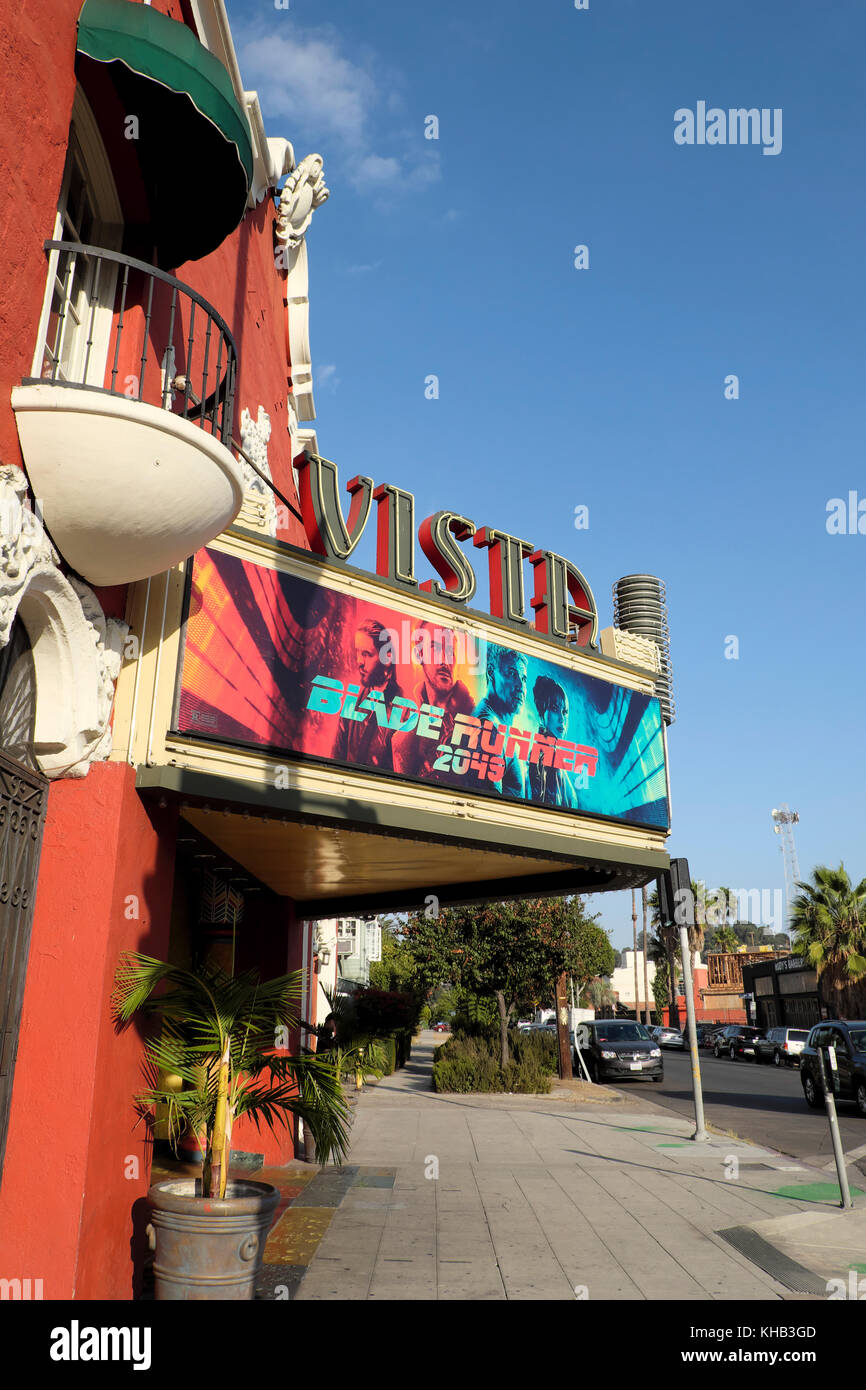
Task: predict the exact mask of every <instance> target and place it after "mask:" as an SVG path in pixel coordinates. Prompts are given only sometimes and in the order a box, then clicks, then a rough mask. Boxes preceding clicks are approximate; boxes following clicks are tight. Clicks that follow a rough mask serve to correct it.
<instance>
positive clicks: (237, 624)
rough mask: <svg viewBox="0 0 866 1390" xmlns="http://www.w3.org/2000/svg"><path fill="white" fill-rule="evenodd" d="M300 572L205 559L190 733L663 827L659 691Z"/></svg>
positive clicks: (186, 715)
mask: <svg viewBox="0 0 866 1390" xmlns="http://www.w3.org/2000/svg"><path fill="white" fill-rule="evenodd" d="M295 563H296V564H297V561H296V562H295ZM301 564H302V565H303V562H301ZM307 568H308V569H309V571H310V574H309V577H308V575H307V574H306V573H305V572H303V570H306V569H307ZM303 570H302V572H301V573H285V572H282V571H278V570H276V569H272V568H269V567H267V566H265V565H261V564H258V563H256V562H254V561H252V560H247V559H243V558H241V557H240V556H236V555H230V554H226V553H225V552H223V551H220V550H217V549H213V550H210V549H209V550H203V551H200V552H199V554H198V555H196V557H195V559H194V561H193V568H192V575H191V587H190V592H189V600H188V612H187V617H186V622H185V628H184V632H185V636H184V646H183V657H182V668H181V673H180V681H179V695H178V701H177V706H176V712H175V724H174V727H175V729H176V730H177V731H178V732H181V733H184V734H187V735H192V736H196V735H198V736H204V737H207V738H208V739H215V738H216V739H225V740H228V741H231V742H232V743H235V744H244V745H247V746H253V747H257V748H261V749H266V750H268V751H270V752H277V753H281V752H282V753H286V754H294V755H297V756H298V757H301V758H313V759H316V760H318V761H327V762H331V763H336V764H341V765H343V766H347V767H350V768H353V769H357V770H359V771H364V772H368V773H369V772H372V773H374V774H377V775H381V776H385V777H391V778H394V777H397V778H400V779H408V780H413V781H416V782H419V783H422V784H424V785H426V786H440V787H445V788H450V789H451V790H453V791H460V792H462V793H464V794H468V795H472V796H485V797H495V798H497V799H499V800H501V801H508V802H520V803H524V804H526V803H528V804H532V805H538V806H545V807H548V808H552V809H555V810H558V811H561V812H563V813H565V814H571V815H575V814H576V815H591V816H603V817H608V818H612V819H615V820H618V821H624V822H628V823H630V824H635V825H642V826H648V827H652V828H654V829H667V826H668V819H669V818H668V803H667V780H666V771H665V751H664V732H663V725H662V718H661V709H660V705H659V701H658V700H657V699H655V698H654V697H652V696H649V695H644V694H642V693H641V692H639V691H636V690H632V689H629V688H626V687H623V686H619V685H615V684H612V683H610V682H609V681H606V680H601V679H599V678H597V677H595V676H589V675H586V674H584V673H583V672H579V671H575V670H574V669H573V667H572V666H571V665H568V664H565V663H564V662H559V661H557V660H555V659H547V658H544V659H542V658H539V657H536V656H530V655H527V653H525V652H522V651H519V650H515V649H513V648H511V647H510V646H506V645H500V644H498V643H493V642H489V641H485V640H484V639H483V638H481V637H480V636H475V635H473V634H472V633H471V632H469V634H467V633H466V632H465V631H462V630H461V631H458V632H454V631H452V630H450V629H449V628H448V627H447V626H443V624H442V623H441V622H440V621H439V619H438V618H437V617H431V618H429V619H427V620H420V619H419V618H417V617H410V616H409V615H408V614H407V613H406V612H405V611H401V610H400V609H399V608H397V607H394V606H391V603H390V595H389V602H388V603H380V602H375V601H371V600H369V599H366V598H360V597H355V596H354V595H353V594H350V593H346V592H345V590H344V588H340V587H335V586H334V584H333V581H332V580H331V579H330V576H329V572H328V569H327V567H324V566H321V565H318V564H315V563H310V562H307V564H306V565H303ZM446 617H447V615H446ZM464 621H465V620H464Z"/></svg>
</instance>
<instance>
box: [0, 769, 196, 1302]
mask: <svg viewBox="0 0 866 1390" xmlns="http://www.w3.org/2000/svg"><path fill="white" fill-rule="evenodd" d="M175 824H176V812H175V811H173V810H172V808H171V807H168V808H167V809H166V810H165V811H162V812H160V811H156V812H153V813H151V815H149V814H148V812H147V811H146V810H145V807H144V805H143V803H142V802H141V800H140V798H139V797H138V795H137V793H136V791H135V770H134V769H133V768H131V767H128V766H127V765H126V764H123V763H98V764H96V765H95V766H94V767H92V768H91V770H90V772H89V773H88V775H87V777H86V778H84V779H83V780H81V781H72V780H66V781H59V782H55V783H54V784H53V785H52V787H51V790H50V793H49V797H48V814H47V821H46V828H45V837H44V841H43V848H42V863H41V868H40V874H39V884H38V888H37V894H36V908H35V915H34V922H33V935H32V939H31V947H30V961H29V966H28V970H27V983H26V987H25V993H24V1009H23V1015H22V1021H21V1034H20V1040H19V1047H18V1059H17V1064H16V1069H15V1084H14V1090H13V1095H12V1109H11V1115H10V1126H9V1138H8V1145H7V1151H6V1163H5V1168H4V1172H3V1182H2V1187H0V1273H2V1274H3V1275H4V1276H6V1277H10V1278H14V1277H19V1278H26V1277H28V1276H29V1277H31V1278H41V1279H43V1280H44V1294H45V1297H46V1298H55V1299H56V1298H70V1297H72V1296H73V1294H74V1295H75V1296H77V1297H79V1298H111V1299H125V1298H130V1297H131V1296H132V1292H133V1262H132V1256H131V1242H133V1241H134V1240H137V1242H140V1240H141V1230H142V1228H143V1224H144V1222H143V1217H142V1215H140V1214H139V1210H140V1209H141V1202H140V1199H141V1198H143V1197H144V1195H145V1193H146V1192H147V1187H148V1177H149V1171H150V1154H149V1150H148V1145H147V1143H146V1131H145V1128H144V1126H143V1125H140V1126H139V1127H138V1128H137V1129H134V1128H133V1127H134V1125H135V1121H136V1116H135V1112H134V1108H133V1096H134V1094H135V1092H136V1091H137V1090H138V1089H140V1087H141V1085H142V1075H141V1046H140V1041H139V1036H138V1033H137V1031H136V1029H135V1028H134V1026H133V1027H131V1028H130V1029H128V1030H127V1031H125V1032H124V1033H122V1034H120V1035H119V1036H118V1035H116V1034H115V1031H114V1025H113V1023H112V1019H111V1012H110V996H111V989H112V982H113V976H114V970H115V967H116V964H117V958H118V956H119V954H120V952H121V951H122V950H142V951H144V952H145V953H147V954H149V955H154V956H160V957H164V956H165V953H166V950H167V945H168V924H169V917H170V906H171V887H172V878H173V872H174V839H175ZM133 897H135V898H137V899H138V904H137V906H136V904H134V903H133V902H129V901H128V900H129V899H130V898H133ZM135 911H137V912H138V914H139V915H138V917H137V918H136V917H134V916H132V915H127V913H129V914H132V913H134V912H135ZM130 1158H131V1159H133V1160H137V1171H138V1176H131V1177H130V1176H127V1173H129V1172H132V1173H133V1174H134V1172H135V1168H136V1164H135V1163H132V1164H131V1163H129V1159H130ZM136 1202H138V1203H139V1210H137V1211H136V1212H135V1215H133V1208H134V1206H135V1204H136ZM135 1222H137V1225H138V1228H139V1229H138V1231H137V1234H136V1232H135V1231H134V1223H135Z"/></svg>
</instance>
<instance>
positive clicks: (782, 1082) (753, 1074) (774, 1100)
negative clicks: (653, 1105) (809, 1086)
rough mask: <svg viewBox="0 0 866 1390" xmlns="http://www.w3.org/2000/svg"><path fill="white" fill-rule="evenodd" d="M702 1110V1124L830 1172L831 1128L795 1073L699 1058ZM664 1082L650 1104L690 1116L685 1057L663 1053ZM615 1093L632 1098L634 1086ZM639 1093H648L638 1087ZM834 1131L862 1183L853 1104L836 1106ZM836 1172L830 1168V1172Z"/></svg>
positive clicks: (859, 1130) (865, 1127)
mask: <svg viewBox="0 0 866 1390" xmlns="http://www.w3.org/2000/svg"><path fill="white" fill-rule="evenodd" d="M700 1059H701V1076H702V1079H703V1093H704V1109H705V1111H706V1117H707V1121H708V1122H709V1123H710V1124H712V1125H714V1126H715V1127H716V1128H717V1129H721V1130H723V1131H725V1132H731V1133H734V1134H737V1135H739V1137H740V1138H742V1139H751V1140H754V1142H755V1143H758V1144H768V1145H769V1146H770V1147H771V1148H774V1149H778V1150H779V1151H780V1152H781V1153H786V1154H791V1155H792V1156H793V1157H794V1158H799V1159H802V1160H804V1161H805V1162H807V1163H812V1164H814V1165H815V1166H817V1167H821V1166H823V1165H825V1164H829V1165H831V1166H833V1150H832V1146H831V1142H830V1127H829V1125H828V1123H827V1117H826V1114H825V1113H824V1110H823V1108H822V1109H821V1110H810V1109H809V1108H808V1106H807V1105H806V1102H805V1101H804V1099H803V1088H802V1086H801V1084H800V1073H799V1071H798V1070H797V1069H796V1068H795V1067H791V1068H789V1067H773V1066H768V1065H760V1066H759V1065H757V1064H756V1063H755V1062H747V1061H737V1062H732V1061H731V1060H730V1059H729V1058H727V1057H720V1058H718V1059H716V1058H715V1057H714V1056H713V1054H712V1052H701V1053H700ZM664 1062H665V1079H664V1081H663V1082H661V1084H660V1085H658V1086H656V1085H654V1086H653V1087H652V1099H653V1101H655V1102H657V1103H659V1104H664V1105H666V1106H669V1107H670V1108H671V1109H672V1110H674V1111H676V1113H677V1114H680V1115H686V1116H691V1115H693V1114H694V1102H693V1100H692V1082H691V1069H690V1065H689V1059H688V1057H687V1056H686V1055H685V1054H683V1053H679V1052H674V1051H672V1050H671V1049H669V1048H666V1049H665V1052H664ZM615 1089H616V1090H617V1091H619V1092H621V1093H622V1094H623V1095H629V1096H633V1095H634V1092H635V1089H636V1087H635V1084H634V1083H633V1082H632V1083H628V1082H626V1083H625V1084H624V1085H621V1086H616V1087H615ZM642 1089H647V1088H646V1087H643V1086H642ZM837 1113H838V1116H839V1131H840V1133H841V1135H842V1144H843V1146H844V1148H845V1152H846V1155H848V1156H849V1158H850V1161H851V1164H852V1167H851V1171H850V1180H851V1181H852V1182H853V1181H855V1180H857V1179H858V1178H863V1177H866V1120H864V1119H863V1117H862V1116H861V1115H859V1114H858V1113H857V1111H856V1109H855V1108H854V1106H853V1104H846V1103H845V1102H844V1101H840V1102H839V1105H838V1106H837ZM834 1171H835V1167H834Z"/></svg>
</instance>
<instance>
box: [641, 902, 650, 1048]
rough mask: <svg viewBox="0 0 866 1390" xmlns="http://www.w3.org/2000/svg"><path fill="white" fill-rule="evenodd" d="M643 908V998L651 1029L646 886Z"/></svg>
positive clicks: (647, 1024) (648, 1024) (647, 1021)
mask: <svg viewBox="0 0 866 1390" xmlns="http://www.w3.org/2000/svg"><path fill="white" fill-rule="evenodd" d="M640 897H641V906H642V907H643V997H644V1003H645V1004H646V1026H647V1028H649V1026H650V1024H651V1023H652V1013H651V1012H650V997H649V969H648V966H647V956H648V955H649V938H648V936H647V924H646V919H647V895H646V884H644V886H643V888H642V889H641V890H640Z"/></svg>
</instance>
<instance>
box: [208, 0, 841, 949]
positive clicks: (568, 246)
mask: <svg viewBox="0 0 866 1390" xmlns="http://www.w3.org/2000/svg"><path fill="white" fill-rule="evenodd" d="M228 13H229V18H230V21H231V24H232V29H233V33H234V37H235V43H236V47H237V50H238V56H239V61H240V66H241V73H242V75H243V78H244V82H245V84H246V86H247V87H248V88H255V89H257V90H258V92H259V97H260V100H261V103H262V108H263V111H264V116H265V124H266V129H267V132H268V134H269V135H274V136H276V135H283V136H286V137H287V138H289V139H290V140H291V141H292V143H293V145H294V147H295V153H296V156H297V158H298V159H300V158H301V157H302V156H303V155H305V154H307V153H309V152H311V151H316V152H318V153H320V154H321V155H322V156H323V157H324V160H325V176H326V180H327V183H328V186H329V188H330V190H331V197H330V199H329V201H328V202H327V203H326V204H325V205H324V206H323V207H322V208H321V209H320V210H319V211H318V212H317V213H316V215H315V218H314V221H313V225H312V228H311V230H310V233H309V235H308V248H309V259H310V301H311V340H312V350H313V362H314V365H315V367H316V369H317V387H316V403H317V410H318V419H317V429H318V439H319V446H320V448H321V450H322V452H323V453H324V454H325V455H326V456H327V457H329V458H332V459H334V460H335V461H336V462H337V463H338V464H339V465H340V468H341V474H342V476H343V478H344V480H345V479H348V478H349V477H351V476H352V475H353V474H354V473H367V474H369V475H370V476H372V477H373V478H374V480H375V481H376V482H377V483H379V482H393V483H397V484H399V485H401V486H404V487H406V488H408V489H410V490H411V491H413V492H414V493H415V496H416V505H417V508H418V511H417V516H418V517H419V518H420V517H423V516H426V515H428V514H429V513H430V512H432V511H434V510H436V509H438V508H440V507H450V508H453V509H454V510H457V511H462V512H463V514H464V515H467V516H469V517H471V518H472V519H473V520H474V521H475V522H476V523H477V524H478V525H479V526H480V525H493V526H497V527H499V528H501V529H504V530H507V531H511V532H512V533H514V534H516V535H520V536H522V537H524V538H525V539H527V540H530V541H533V542H534V543H535V544H537V545H539V546H543V547H546V548H549V549H552V550H555V551H558V552H560V553H562V554H565V555H567V556H568V557H569V558H571V559H572V560H573V561H574V562H575V563H576V564H577V565H579V567H580V568H581V569H582V570H583V572H584V573H585V575H586V576H587V578H588V579H589V582H590V584H591V586H592V587H593V590H594V593H595V596H596V600H597V602H598V605H599V609H600V614H601V620H602V626H607V625H608V624H609V623H610V621H611V597H610V590H611V585H612V583H613V581H614V580H615V579H617V578H618V577H619V576H621V575H623V574H627V573H631V572H635V571H649V572H651V573H654V574H658V575H660V576H661V577H662V578H663V579H664V580H665V581H666V584H667V589H668V602H669V616H670V625H671V641H672V658H673V665H674V676H675V688H676V698H677V704H678V715H679V717H678V719H677V722H676V723H675V724H674V725H673V727H672V728H671V730H670V732H669V751H670V767H671V778H672V789H673V812H674V822H673V833H672V835H671V839H670V842H669V847H670V851H671V853H672V854H679V855H685V856H686V857H687V858H688V859H689V861H690V865H691V869H692V873H693V875H694V876H695V877H701V878H703V879H705V880H706V882H707V883H708V884H711V885H715V884H718V883H726V884H728V885H730V886H732V887H736V888H740V887H742V888H767V889H772V888H774V887H777V886H781V884H782V860H781V854H780V852H779V849H778V837H776V836H774V835H773V833H772V822H771V820H770V810H771V808H772V807H774V806H777V805H779V804H780V803H781V802H784V801H787V802H788V803H789V804H790V805H791V806H792V807H794V808H795V809H796V810H797V811H799V813H800V816H801V822H800V824H799V826H798V827H797V847H798V851H799V857H800V868H801V872H802V873H803V874H807V873H808V872H809V870H810V869H811V867H812V866H813V865H814V864H815V863H818V862H833V863H838V861H839V859H840V858H841V859H844V861H845V863H846V866H847V867H848V869H849V872H850V873H851V874H852V875H856V876H857V877H861V876H864V875H866V850H864V837H863V814H862V810H861V800H862V789H863V787H864V783H866V778H864V771H866V768H864V761H866V758H864V746H866V740H864V737H863V718H862V708H863V698H862V693H861V692H862V687H863V682H864V671H866V662H864V656H863V642H862V636H861V634H862V631H863V604H862V575H863V571H864V563H866V535H862V536H861V535H829V534H828V532H827V529H826V520H827V503H828V500H829V499H830V498H833V497H843V498H847V496H848V493H849V491H850V490H855V491H859V495H860V496H862V497H863V498H864V499H866V470H864V467H863V463H862V459H863V442H864V404H863V381H864V367H866V363H864V329H863V325H864V317H866V316H864V276H863V258H864V249H863V248H864V238H863V228H864V212H866V197H864V180H863V149H864V146H866V116H864V103H863V99H862V53H863V51H864V46H866V12H864V10H863V7H862V5H861V4H860V3H859V2H858V0H825V3H823V4H821V5H817V4H814V3H804V0H729V2H728V3H726V4H725V5H717V6H708V5H697V4H695V3H694V0H690V2H689V3H687V2H686V0H658V3H649V0H590V8H589V9H588V10H586V11H578V10H575V8H574V5H573V0H555V2H554V0H541V3H539V4H537V5H535V6H527V5H525V4H518V3H516V0H499V3H497V4H495V5H494V4H492V3H490V2H489V0H474V2H473V4H472V5H470V6H467V5H465V4H461V3H458V0H442V2H441V3H438V4H436V5H425V6H413V5H406V4H405V3H399V4H398V3H372V2H371V3H367V4H364V5H358V4H357V3H354V2H353V3H348V0H315V3H313V0H290V8H289V9H288V10H277V9H276V8H275V7H272V6H270V5H265V4H264V3H257V4H255V5H253V4H250V3H249V0H228ZM698 101H705V102H706V103H707V106H708V107H713V106H717V107H720V108H722V109H725V110H726V109H728V108H731V107H758V108H767V109H775V108H781V110H782V113H783V120H782V149H781V152H780V153H779V154H777V155H765V154H763V152H762V148H761V147H760V146H759V145H758V146H755V145H748V146H740V145H726V146H709V145H704V146H698V145H694V146H680V145H677V144H676V143H675V142H674V138H673V132H674V112H675V111H676V110H677V109H679V108H686V107H688V108H691V109H692V110H694V109H695V108H696V106H697V103H698ZM429 115H435V116H437V117H438V120H439V139H438V140H426V139H425V138H424V130H425V117H427V116H429ZM578 244H585V245H587V246H588V248H589V268H588V269H585V270H576V269H575V268H574V264H573V262H574V247H575V246H576V245H578ZM731 373H734V374H736V375H737V376H738V378H739V391H740V395H739V399H737V400H726V399H725V395H724V383H725V378H726V376H728V375H729V374H731ZM430 374H436V375H437V376H438V377H439V382H440V394H439V399H438V400H427V399H425V395H424V382H425V378H426V377H427V376H428V375H430ZM579 505H585V506H588V508H589V528H588V530H581V531H578V530H575V528H574V523H573V519H574V514H575V507H577V506H579ZM864 511H866V508H864ZM864 527H866V521H864ZM364 545H365V546H366V549H364V550H361V551H360V552H359V555H358V562H359V563H360V564H362V565H367V566H369V567H372V564H373V556H372V542H370V544H369V545H368V544H367V541H366V539H365V542H364ZM421 563H422V564H423V557H422V558H421ZM425 575H426V571H425ZM479 579H480V580H481V581H482V582H481V583H480V584H479V594H478V597H477V603H478V606H479V607H482V608H483V607H485V606H486V586H485V585H484V583H483V573H482V572H481V571H479ZM729 636H736V637H737V638H738V640H739V659H737V660H728V659H726V658H725V639H726V638H727V637H729ZM594 905H595V906H596V907H601V908H602V910H603V920H604V924H605V925H606V926H608V927H610V928H611V929H612V933H613V940H614V942H615V944H616V945H617V946H621V945H623V944H624V943H625V942H626V940H627V939H628V938H630V935H631V924H630V920H629V913H630V904H629V902H628V901H627V895H625V894H618V895H612V896H608V897H605V898H603V899H596V900H595V904H594Z"/></svg>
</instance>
